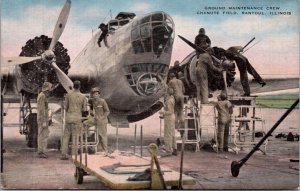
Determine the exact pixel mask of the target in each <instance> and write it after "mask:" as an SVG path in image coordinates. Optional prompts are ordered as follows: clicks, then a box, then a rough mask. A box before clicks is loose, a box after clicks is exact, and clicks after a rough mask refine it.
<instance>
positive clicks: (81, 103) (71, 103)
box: [62, 89, 87, 156]
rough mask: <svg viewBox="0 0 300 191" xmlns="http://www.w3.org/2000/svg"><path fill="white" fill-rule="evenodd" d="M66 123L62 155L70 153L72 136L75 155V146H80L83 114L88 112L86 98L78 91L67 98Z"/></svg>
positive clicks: (69, 94) (75, 90) (74, 91)
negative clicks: (69, 147) (79, 138)
mask: <svg viewBox="0 0 300 191" xmlns="http://www.w3.org/2000/svg"><path fill="white" fill-rule="evenodd" d="M65 110H66V121H65V130H64V135H63V144H62V155H64V156H66V155H67V153H68V146H69V140H70V136H71V135H72V154H75V152H76V151H75V146H76V145H77V144H78V136H77V135H78V133H79V128H80V126H81V125H82V122H81V118H82V113H83V112H85V111H86V110H87V100H86V97H85V96H84V95H83V94H82V93H81V92H80V91H79V90H77V89H74V90H73V91H72V92H70V93H68V94H67V95H66V98H65Z"/></svg>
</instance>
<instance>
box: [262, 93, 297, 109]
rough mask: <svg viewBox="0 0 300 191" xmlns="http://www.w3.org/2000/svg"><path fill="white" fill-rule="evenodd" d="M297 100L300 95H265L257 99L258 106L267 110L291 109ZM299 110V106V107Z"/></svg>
mask: <svg viewBox="0 0 300 191" xmlns="http://www.w3.org/2000/svg"><path fill="white" fill-rule="evenodd" d="M297 99H299V94H295V93H293V94H280V95H265V96H259V97H257V98H256V104H257V105H260V106H262V107H267V108H280V109H284V108H289V107H290V106H291V105H292V104H293V103H294V102H295V101H296V100H297ZM296 108H298V109H299V104H298V105H297V107H296Z"/></svg>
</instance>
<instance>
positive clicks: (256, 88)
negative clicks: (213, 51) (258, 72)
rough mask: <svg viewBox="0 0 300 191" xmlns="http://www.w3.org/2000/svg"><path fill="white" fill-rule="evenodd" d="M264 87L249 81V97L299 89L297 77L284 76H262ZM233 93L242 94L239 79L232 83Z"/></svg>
mask: <svg viewBox="0 0 300 191" xmlns="http://www.w3.org/2000/svg"><path fill="white" fill-rule="evenodd" d="M262 78H263V79H264V81H265V82H266V85H265V86H264V87H261V85H259V84H258V83H257V82H256V81H255V80H253V79H252V80H251V79H249V86H250V90H251V95H253V94H257V93H266V92H274V91H279V90H288V89H295V88H299V77H296V76H294V77H290V76H288V77H286V76H262ZM231 88H232V89H233V90H234V91H238V92H239V93H240V94H241V95H242V94H243V88H242V85H241V83H240V80H239V79H236V80H235V81H234V82H233V83H232V87H231Z"/></svg>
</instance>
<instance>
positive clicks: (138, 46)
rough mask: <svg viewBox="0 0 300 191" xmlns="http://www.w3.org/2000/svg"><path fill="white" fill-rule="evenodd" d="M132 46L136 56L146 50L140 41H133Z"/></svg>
mask: <svg viewBox="0 0 300 191" xmlns="http://www.w3.org/2000/svg"><path fill="white" fill-rule="evenodd" d="M132 46H133V51H134V53H135V54H137V53H143V52H144V48H143V46H142V43H141V41H140V40H136V41H133V42H132Z"/></svg>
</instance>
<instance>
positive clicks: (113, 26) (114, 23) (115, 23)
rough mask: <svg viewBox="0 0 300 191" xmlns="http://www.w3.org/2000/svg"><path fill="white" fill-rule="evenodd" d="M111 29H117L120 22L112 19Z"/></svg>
mask: <svg viewBox="0 0 300 191" xmlns="http://www.w3.org/2000/svg"><path fill="white" fill-rule="evenodd" d="M108 27H109V30H117V29H118V28H119V23H118V21H117V20H111V21H109V23H108Z"/></svg>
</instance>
